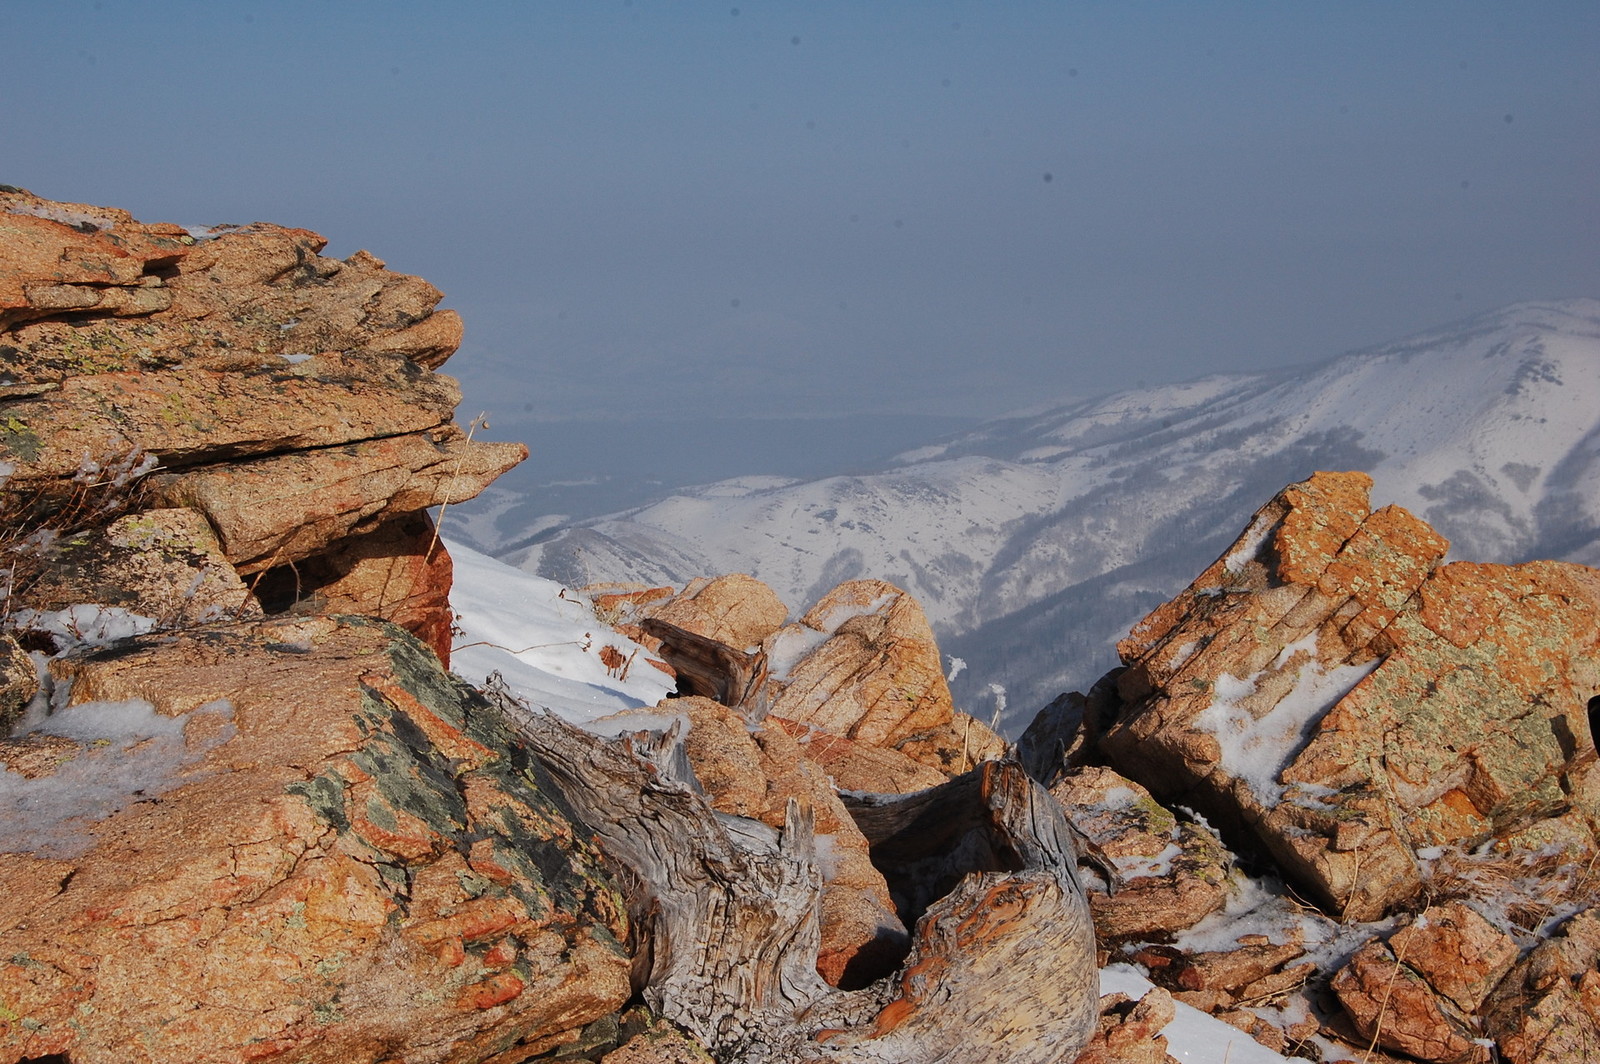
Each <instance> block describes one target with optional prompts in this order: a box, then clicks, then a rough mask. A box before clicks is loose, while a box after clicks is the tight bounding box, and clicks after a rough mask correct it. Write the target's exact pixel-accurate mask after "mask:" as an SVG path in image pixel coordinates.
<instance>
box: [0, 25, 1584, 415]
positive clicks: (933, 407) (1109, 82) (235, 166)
mask: <svg viewBox="0 0 1600 1064" xmlns="http://www.w3.org/2000/svg"><path fill="white" fill-rule="evenodd" d="M0 39H3V40H4V41H5V48H4V60H3V62H0V101H3V104H0V182H3V183H9V184H15V185H21V186H23V187H26V188H29V189H31V190H33V191H34V192H37V193H39V194H41V195H46V196H50V197H53V198H57V199H67V200H79V201H88V202H93V203H100V204H107V205H114V206H121V207H125V208H127V209H129V210H131V211H132V212H133V213H134V214H135V215H136V216H138V217H140V218H142V219H145V220H148V221H178V222H183V223H185V224H202V223H206V224H209V223H214V222H248V221H254V220H265V221H274V222H280V223H284V224H289V225H298V226H304V227H307V228H311V229H316V230H318V231H319V232H321V233H323V234H324V235H326V236H327V237H329V238H330V240H331V241H332V243H331V245H330V251H331V252H333V253H336V254H340V255H345V254H349V253H350V252H352V251H354V250H356V249H357V248H362V247H364V248H367V249H370V250H371V251H372V252H373V253H374V254H376V255H378V256H379V257H381V258H383V259H385V260H387V261H388V262H389V264H390V265H391V266H392V267H394V268H396V269H400V270H404V271H406V272H412V273H419V274H421V275H423V276H425V277H427V278H428V279H429V280H431V281H432V282H434V283H435V284H436V285H438V286H439V287H440V288H441V289H443V290H444V291H445V293H446V297H447V301H448V302H447V305H449V306H453V307H455V308H457V309H458V310H460V311H461V312H462V314H463V315H464V316H465V318H466V320H467V330H468V342H467V345H466V346H465V347H464V349H463V352H462V354H461V355H459V356H457V359H456V360H455V361H453V362H452V363H451V364H450V367H449V371H450V372H453V373H455V374H457V375H458V376H460V377H462V378H463V379H464V381H465V382H466V384H467V386H468V389H469V396H468V403H469V405H472V406H474V407H476V408H488V409H490V410H491V411H492V412H495V413H501V414H504V413H506V412H510V411H515V412H517V413H519V414H521V413H522V412H524V411H527V412H530V413H531V414H533V415H536V416H541V417H542V416H591V415H602V414H611V413H618V414H622V415H627V416H636V417H637V416H644V415H646V414H653V415H660V414H678V413H692V412H696V411H708V412H714V413H718V414H740V413H754V414H769V413H829V412H857V411H865V410H892V411H900V412H939V413H971V414H991V413H997V412H1000V411H1001V410H1004V409H1006V408H1009V407H1013V406H1017V405H1022V404H1028V403H1032V402H1035V401H1038V400H1042V399H1045V398H1048V397H1050V396H1052V395H1054V394H1057V393H1078V394H1083V393H1089V392H1096V391H1104V390H1110V389H1114V388H1119V387H1128V386H1133V385H1136V384H1138V383H1141V382H1150V383H1153V382H1156V381H1161V380H1172V379H1179V378H1184V377H1190V376H1195V375H1197V374H1200V373H1205V372H1210V371H1213V370H1246V369H1257V368H1262V367H1266V366H1271V365H1276V364H1281V363H1285V362H1298V361H1305V360H1309V359H1314V358H1321V357H1325V356H1329V355H1333V354H1337V353H1339V352H1341V351H1344V350H1347V349H1350V348H1354V347H1359V346H1363V345H1366V344H1369V343H1375V342H1379V341H1383V340H1388V339H1391V338H1394V337H1396V336H1399V335H1401V334H1404V333H1407V332H1411V331H1414V330H1418V329H1421V328H1425V327H1429V326H1432V325H1436V324H1441V323H1443V322H1446V321H1449V320H1452V319H1455V318H1459V317H1462V316H1465V315H1468V314H1471V313H1475V312H1478V311H1481V310H1488V309H1491V308H1494V307H1496V306H1499V305H1501V304H1504V303H1508V302H1512V301H1515V300H1519V299H1529V298H1534V299H1547V298H1562V297H1568V296H1578V295H1587V296H1600V58H1597V57H1600V4H1597V3H1595V2H1594V0H1576V2H1566V3H1557V2H1551V3H1530V2H1527V0H1517V2H1501V3H1475V2H1453V3H1423V2H1415V0H1407V2H1404V3H1394V2H1392V0H1383V2H1373V3H1337V2H1321V3H1295V2H1272V3H1237V4H1227V3H1198V2H1196V3H1182V4H1180V3H1164V4H1155V3H1131V2H1116V3H1066V2H1056V3H1022V2H1012V0H1006V2H994V0H989V2H982V3H977V2H975V3H937V2H927V0H923V2H914V3H913V2H906V3H892V2H873V3H867V2H864V0H863V2H857V3H848V4H847V3H827V2H817V0H810V2H803V3H802V2H796V3H767V2H761V0H721V2H717V3H695V2H686V0H680V2H665V0H632V2H631V3H628V2H625V0H583V2H576V0H574V2H564V3H476V4H472V3H451V4H445V3H440V2H430V3H409V2H390V3H375V2H368V3H351V2H345V3H339V2H323V3H252V4H245V3H226V2H211V0H208V2H199V0H189V2H178V0H172V2H166V3H159V4H153V3H122V2H118V0H104V2H101V3H88V2H76V0H51V2H48V3H47V2H42V0H41V2H20V0H0ZM512 420H515V419H512Z"/></svg>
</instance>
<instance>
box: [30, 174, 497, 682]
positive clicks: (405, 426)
mask: <svg viewBox="0 0 1600 1064" xmlns="http://www.w3.org/2000/svg"><path fill="white" fill-rule="evenodd" d="M325 244H326V241H325V240H324V239H323V238H322V237H320V236H318V235H317V234H315V233H312V232H309V231H306V230H303V229H286V228H282V227H279V226H273V225H265V224H256V225H248V226H219V227H214V228H212V229H209V230H203V231H202V230H190V229H185V228H183V227H181V226H176V225H170V224H154V225H149V224H143V223H140V222H137V221H135V220H134V219H133V218H132V217H131V216H130V215H128V214H127V213H126V212H123V211H118V210H112V209H107V208H99V207H90V206H85V205H81V204H68V203H55V202H52V201H49V200H43V199H40V198H39V197H36V196H33V195H31V194H29V193H26V192H21V191H0V471H3V472H4V473H5V474H6V476H7V477H8V482H7V485H8V486H7V496H8V506H7V513H6V517H7V518H8V519H9V521H10V523H11V524H13V526H14V527H18V528H21V527H26V528H28V529H29V530H30V531H31V530H32V529H35V528H39V529H44V528H53V529H55V530H57V531H67V532H70V531H75V529H72V528H63V527H62V526H63V524H64V523H65V524H70V523H71V521H72V519H73V518H74V517H75V516H78V515H80V514H81V511H82V510H83V508H84V505H85V500H92V501H94V502H95V504H96V505H97V506H98V505H100V504H101V502H102V501H103V500H114V501H116V502H118V503H119V504H124V505H127V506H129V507H130V508H132V509H135V510H138V509H145V508H149V507H166V508H185V509H189V510H192V511H194V512H195V513H197V514H199V515H201V516H202V517H203V518H204V519H205V521H206V523H207V524H209V526H210V529H211V532H212V534H213V535H214V536H215V539H216V542H217V545H218V548H219V549H220V552H221V555H222V557H224V558H225V559H226V561H227V562H228V564H229V565H231V566H232V567H233V568H234V570H235V571H236V572H237V573H238V574H240V575H241V576H244V577H246V578H248V579H249V582H250V584H251V586H252V588H253V589H254V588H261V589H262V590H263V591H264V592H266V591H270V592H271V595H270V596H269V597H271V598H272V599H273V601H272V602H271V603H269V605H270V606H272V607H274V608H279V609H281V608H283V607H285V606H286V605H292V604H293V603H294V602H296V601H300V600H304V599H307V598H311V597H313V596H315V595H317V594H319V593H324V592H325V593H326V595H327V597H328V598H329V599H330V600H332V601H334V602H337V603H339V604H340V605H341V606H345V607H348V608H350V609H351V610H352V612H359V613H368V614H373V615H377V616H383V617H388V618H393V619H396V620H399V621H401V622H402V623H404V624H405V625H406V626H407V627H408V628H409V629H410V630H412V631H413V632H415V633H417V634H418V635H420V636H422V637H423V638H425V639H427V640H428V641H429V643H430V645H432V646H433V647H434V649H435V650H436V651H437V652H439V653H440V655H441V657H447V656H448V653H449V642H448V632H449V604H448V601H447V597H446V596H447V593H448V586H449V583H448V563H447V562H441V563H435V559H436V557H437V556H438V554H439V552H440V551H441V550H442V548H440V547H439V545H438V544H437V542H436V537H435V536H434V535H433V531H432V528H431V526H428V527H424V526H425V525H426V524H427V521H428V518H427V516H426V513H425V511H426V510H427V509H428V508H430V507H433V506H438V505H440V504H446V503H451V502H460V501H462V500H465V499H469V498H471V497H472V496H473V495H475V494H477V492H479V491H481V490H482V489H483V487H484V486H485V485H487V484H488V483H489V482H490V481H491V480H493V479H494V477H496V476H497V475H499V474H500V473H501V472H503V471H504V470H506V469H507V468H509V467H510V466H512V465H514V464H515V463H516V462H518V461H520V460H521V459H522V458H523V457H525V456H526V454H527V451H526V448H524V447H523V446H522V445H521V444H507V443H498V444H495V443H482V442H478V441H473V440H471V439H470V437H469V435H468V434H466V433H463V431H462V430H461V429H460V428H458V427H457V426H456V425H455V424H454V422H453V420H452V419H453V417H454V412H455V407H456V404H457V403H458V402H459V401H460V391H459V389H458V388H457V386H456V384H455V382H454V381H453V380H451V379H450V378H449V377H445V376H442V375H440V374H437V373H434V372H433V370H434V369H435V368H437V367H438V366H439V365H441V364H442V363H443V362H444V361H445V359H447V358H448V357H449V356H450V354H451V353H452V352H454V351H455V349H456V347H457V345H458V344H459V343H460V339H461V321H460V318H459V317H458V316H457V315H456V314H455V313H454V312H453V311H440V310H436V309H435V307H436V305H437V304H438V302H439V300H440V293H439V292H438V290H437V289H435V288H434V287H433V286H431V285H429V284H428V283H427V282H425V281H423V280H421V279H420V278H416V277H408V276H405V275H403V274H396V273H392V272H390V271H389V270H387V269H385V268H384V264H383V263H382V262H381V261H380V260H378V259H376V258H374V257H373V256H371V255H369V254H367V253H366V252H358V253H356V254H355V255H352V256H350V257H349V258H348V259H343V260H337V259H329V258H324V257H322V256H321V255H319V254H318V253H319V252H320V251H321V250H322V248H323V247H324V245H325ZM132 496H136V497H132ZM131 497H132V498H131ZM35 546H36V547H37V550H36V551H35V553H39V552H43V553H44V554H45V555H47V560H49V557H52V556H51V555H50V550H49V548H48V547H47V546H40V545H35ZM375 558H385V559H389V564H388V565H387V566H384V565H382V564H381V563H380V564H378V565H374V564H372V560H373V559H375ZM25 568H26V566H25ZM353 568H364V570H365V572H364V574H363V575H361V576H359V577H356V578H354V579H351V578H350V570H351V569H353ZM380 572H381V574H382V576H381V578H375V576H374V574H378V573H380ZM28 590H29V589H28V587H27V586H26V584H22V585H16V586H14V589H13V591H12V598H13V605H12V608H13V609H15V608H29V607H33V606H34V605H35V603H34V602H33V601H32V600H30V598H29V596H28ZM95 600H96V599H94V598H91V599H90V601H95ZM130 608H133V607H130ZM228 608H230V609H232V608H236V607H234V606H233V605H229V606H228ZM135 612H139V611H138V610H135Z"/></svg>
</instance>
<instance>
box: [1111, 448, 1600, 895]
mask: <svg viewBox="0 0 1600 1064" xmlns="http://www.w3.org/2000/svg"><path fill="white" fill-rule="evenodd" d="M1368 484H1369V481H1368V480H1367V478H1366V477H1365V475H1363V474H1328V473H1318V474H1316V475H1315V476H1313V477H1312V478H1311V479H1310V480H1308V481H1306V482H1304V483H1302V484H1297V485H1292V486H1291V487H1289V488H1287V489H1285V490H1284V491H1283V492H1281V493H1280V494H1279V495H1278V496H1277V497H1276V498H1275V499H1273V500H1272V501H1271V502H1269V503H1268V504H1267V505H1266V506H1264V507H1263V508H1262V509H1261V510H1260V511H1259V512H1258V513H1257V515H1256V517H1255V518H1254V519H1253V520H1252V522H1251V524H1250V526H1249V528H1248V529H1247V530H1246V532H1245V534H1244V535H1243V536H1242V537H1241V538H1240V540H1239V541H1238V542H1237V543H1236V544H1235V546H1234V547H1233V548H1232V549H1231V550H1230V551H1228V553H1227V554H1225V555H1224V556H1223V557H1222V558H1220V559H1218V561H1217V562H1216V563H1215V564H1213V565H1212V566H1211V567H1209V568H1208V569H1207V570H1206V571H1205V572H1204V573H1202V574H1201V576H1200V577H1199V578H1197V579H1196V580H1195V582H1194V583H1193V584H1191V585H1190V587H1189V588H1188V589H1187V590H1185V591H1184V592H1183V593H1182V594H1180V595H1179V596H1178V597H1177V598H1175V599H1174V600H1173V601H1172V602H1170V603H1167V604H1166V605H1163V606H1161V607H1159V608H1158V609H1157V610H1155V611H1154V612H1153V613H1151V615H1150V616H1149V617H1147V618H1146V619H1145V620H1143V621H1141V622H1140V623H1139V624H1138V625H1136V626H1135V627H1134V630H1133V633H1132V634H1131V635H1130V636H1129V638H1128V639H1126V640H1124V641H1123V642H1122V643H1121V644H1119V651H1120V653H1121V654H1122V656H1123V660H1124V661H1125V662H1126V663H1127V665H1128V668H1127V669H1126V670H1125V671H1124V672H1123V673H1122V674H1121V675H1120V676H1119V677H1118V678H1117V681H1116V689H1117V692H1118V694H1119V696H1120V700H1121V703H1122V704H1121V705H1120V706H1118V707H1115V708H1114V715H1115V718H1116V719H1115V721H1114V723H1113V724H1112V725H1111V726H1110V727H1109V729H1108V730H1107V732H1106V734H1105V736H1104V738H1103V741H1102V743H1101V746H1102V748H1103V749H1104V750H1105V751H1106V752H1107V753H1108V754H1109V755H1110V756H1111V758H1112V759H1113V761H1114V762H1115V763H1116V764H1117V765H1118V766H1119V768H1121V769H1122V770H1123V771H1124V772H1125V773H1127V774H1128V775H1130V776H1132V777H1133V778H1136V779H1139V780H1140V782H1142V783H1145V784H1146V785H1148V786H1149V787H1150V788H1151V790H1152V791H1153V792H1154V793H1156V794H1157V796H1158V797H1161V798H1163V799H1171V800H1176V801H1181V802H1183V803H1184V804H1191V805H1194V806H1196V807H1197V808H1200V809H1202V810H1203V811H1204V812H1205V813H1206V814H1207V815H1208V816H1209V817H1211V818H1212V820H1213V822H1214V823H1217V824H1218V825H1219V826H1220V827H1222V828H1223V829H1224V830H1225V831H1228V832H1236V833H1239V834H1240V835H1241V836H1254V838H1255V839H1256V840H1257V842H1258V844H1259V845H1260V846H1262V847H1264V848H1265V849H1267V850H1268V851H1269V852H1270V853H1271V854H1272V855H1273V856H1274V857H1275V858H1276V859H1277V860H1278V862H1279V863H1280V865H1281V866H1282V867H1283V868H1284V869H1285V871H1286V872H1287V873H1288V874H1289V875H1290V876H1291V877H1293V878H1295V879H1297V880H1298V881H1299V882H1301V883H1302V884H1304V885H1305V886H1306V887H1307V888H1309V890H1310V891H1311V892H1312V893H1313V894H1314V895H1315V896H1317V897H1318V898H1320V899H1321V900H1322V901H1323V903H1324V904H1325V905H1326V906H1327V907H1328V908H1329V909H1330V910H1331V911H1333V912H1335V913H1338V914H1342V915H1344V916H1347V917H1351V918H1358V919H1366V918H1375V917H1377V916H1379V915H1382V914H1383V913H1384V912H1386V911H1387V910H1389V909H1390V908H1391V907H1392V906H1394V905H1395V904H1397V903H1399V902H1402V901H1404V900H1406V899H1408V898H1410V897H1412V896H1414V895H1415V894H1416V893H1417V892H1418V891H1419V890H1420V889H1421V888H1422V885H1423V880H1424V866H1423V863H1422V862H1423V859H1421V858H1419V857H1418V856H1417V854H1418V852H1419V851H1422V852H1427V853H1432V852H1434V850H1435V849H1437V848H1443V849H1448V848H1451V847H1456V848H1459V849H1462V850H1472V849H1476V848H1477V847H1479V846H1480V845H1481V844H1482V843H1483V842H1484V841H1485V839H1486V838H1487V837H1488V836H1489V834H1490V832H1491V831H1492V832H1494V833H1496V834H1498V835H1499V836H1500V837H1501V838H1503V839H1505V840H1508V844H1510V845H1514V846H1521V845H1524V843H1522V842H1520V841H1513V840H1520V839H1522V838H1523V837H1524V833H1526V832H1529V831H1533V830H1534V827H1533V826H1534V825H1537V824H1541V823H1545V822H1547V821H1548V820H1549V818H1551V817H1552V816H1560V815H1562V814H1563V812H1564V810H1566V809H1567V808H1568V807H1569V805H1571V804H1574V803H1575V804H1577V805H1578V806H1579V807H1581V808H1582V809H1584V810H1586V811H1587V812H1586V814H1585V815H1587V817H1588V818H1589V820H1588V823H1591V824H1592V823H1594V822H1596V816H1597V814H1600V801H1597V781H1596V767H1595V766H1596V760H1595V758H1594V757H1593V756H1591V753H1592V751H1590V750H1589V747H1591V746H1592V742H1590V741H1588V740H1587V738H1586V737H1587V736H1588V727H1589V725H1588V711H1587V701H1588V699H1589V698H1590V697H1591V696H1592V694H1593V692H1594V691H1595V690H1596V689H1600V669H1597V668H1596V667H1595V665H1594V664H1593V663H1594V661H1595V660H1596V658H1597V652H1600V573H1596V572H1594V571H1593V570H1590V569H1586V568H1584V567H1582V566H1576V565H1565V564H1561V563H1555V562H1534V563H1529V564H1527V565H1522V566H1516V567H1510V566H1490V565H1469V564H1466V563H1455V564H1451V565H1441V564H1440V562H1441V560H1442V558H1443V555H1444V553H1445V551H1446V549H1447V546H1448V545H1447V544H1446V542H1445V541H1444V540H1443V539H1442V538H1441V537H1440V536H1438V535H1437V534H1436V533H1434V532H1433V531H1432V530H1431V529H1430V528H1428V526H1427V525H1425V524H1424V523H1422V522H1421V521H1419V520H1417V519H1416V518H1414V517H1412V516H1411V515H1410V514H1408V513H1406V512H1405V511H1404V510H1401V509H1400V508H1398V507H1393V506H1390V507H1385V508H1383V509H1381V510H1378V511H1377V512H1375V513H1369V512H1368V508H1367V502H1366V490H1367V487H1368ZM1269 548H1270V549H1269ZM1534 833H1535V834H1538V832H1537V831H1535V832H1534ZM1546 834H1548V832H1546ZM1559 834H1560V835H1561V838H1562V840H1563V841H1562V843H1561V845H1562V846H1563V847H1564V848H1566V849H1567V850H1568V851H1569V852H1570V853H1572V854H1573V855H1574V856H1575V857H1576V858H1577V859H1579V860H1585V859H1587V858H1588V857H1590V856H1592V855H1594V854H1595V853H1596V852H1600V844H1597V841H1596V839H1595V837H1594V834H1593V829H1592V828H1587V829H1581V830H1578V831H1568V830H1565V829H1563V831H1562V832H1560V833H1559ZM1531 839H1532V837H1531V836H1529V845H1530V849H1536V848H1538V847H1539V846H1543V845H1544V844H1545V843H1543V842H1540V843H1532V841H1531Z"/></svg>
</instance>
